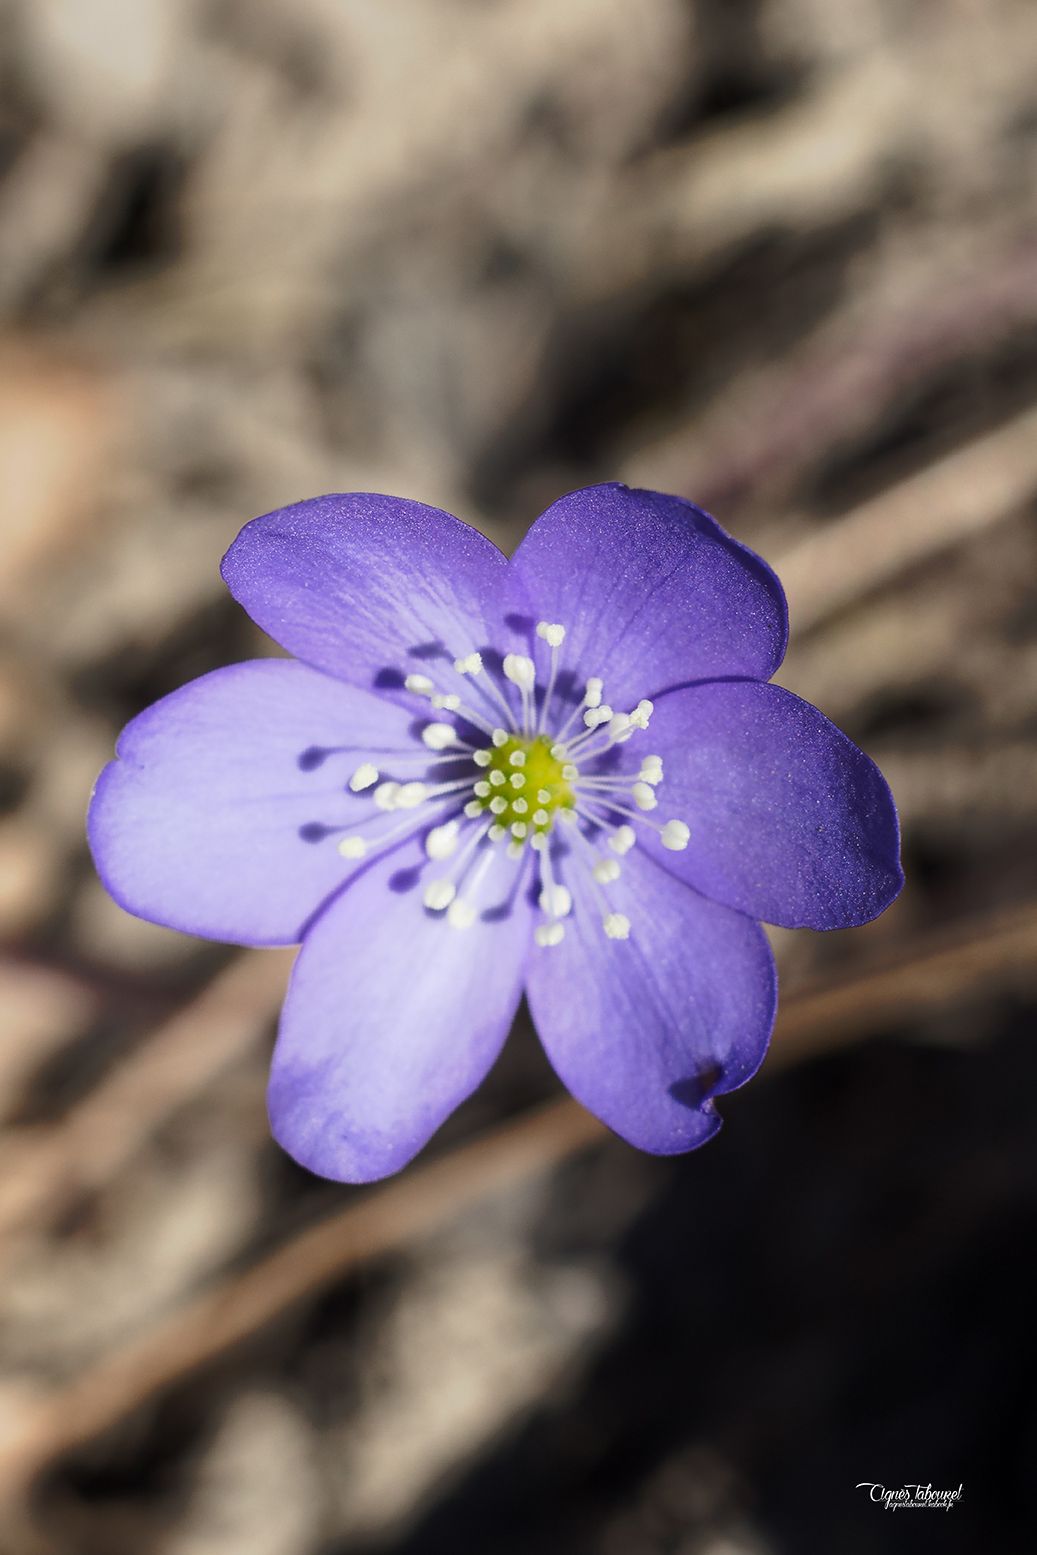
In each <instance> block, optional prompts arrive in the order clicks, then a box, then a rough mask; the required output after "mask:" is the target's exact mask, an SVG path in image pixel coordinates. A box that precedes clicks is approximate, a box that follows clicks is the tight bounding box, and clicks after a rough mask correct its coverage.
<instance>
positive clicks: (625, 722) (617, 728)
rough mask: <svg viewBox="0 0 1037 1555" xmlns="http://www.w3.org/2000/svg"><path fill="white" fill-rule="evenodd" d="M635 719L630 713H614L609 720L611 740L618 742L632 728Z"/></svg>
mask: <svg viewBox="0 0 1037 1555" xmlns="http://www.w3.org/2000/svg"><path fill="white" fill-rule="evenodd" d="M632 723H633V718H632V716H631V714H630V713H613V714H612V717H611V718H610V719H609V729H608V733H609V739H610V740H618V739H620V738H621V737H622V736H623V735H624V734H626V732H627V730H628V729H629V728H630V727H631V725H632Z"/></svg>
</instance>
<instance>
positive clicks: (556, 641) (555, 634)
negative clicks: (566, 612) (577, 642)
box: [537, 621, 565, 648]
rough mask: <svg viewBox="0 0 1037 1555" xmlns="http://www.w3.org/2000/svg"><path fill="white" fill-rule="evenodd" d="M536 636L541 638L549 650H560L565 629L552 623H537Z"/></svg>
mask: <svg viewBox="0 0 1037 1555" xmlns="http://www.w3.org/2000/svg"><path fill="white" fill-rule="evenodd" d="M537 636H538V637H540V638H542V639H543V641H544V642H545V643H546V644H547V646H548V647H549V648H560V647H561V646H562V644H563V643H564V641H565V627H564V626H559V625H558V623H557V622H553V621H538V622H537Z"/></svg>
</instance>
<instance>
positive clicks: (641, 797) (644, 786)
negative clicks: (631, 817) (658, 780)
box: [630, 783, 659, 810]
mask: <svg viewBox="0 0 1037 1555" xmlns="http://www.w3.org/2000/svg"><path fill="white" fill-rule="evenodd" d="M630 792H631V793H632V794H633V796H634V803H635V804H636V806H637V808H638V809H639V810H654V809H655V807H656V805H657V804H658V803H659V800H658V799H657V797H656V793H655V789H654V788H653V787H652V786H651V784H650V783H635V784H634V786H633V788H632V789H631V790H630Z"/></svg>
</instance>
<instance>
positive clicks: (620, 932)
mask: <svg viewBox="0 0 1037 1555" xmlns="http://www.w3.org/2000/svg"><path fill="white" fill-rule="evenodd" d="M601 926H602V928H603V929H604V930H605V933H606V934H607V935H608V937H609V939H629V938H630V919H629V918H628V917H627V916H626V914H625V913H621V912H610V913H607V914H606V916H605V917H604V918H603V919H602V920H601Z"/></svg>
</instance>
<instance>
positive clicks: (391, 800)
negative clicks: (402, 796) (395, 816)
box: [374, 783, 400, 810]
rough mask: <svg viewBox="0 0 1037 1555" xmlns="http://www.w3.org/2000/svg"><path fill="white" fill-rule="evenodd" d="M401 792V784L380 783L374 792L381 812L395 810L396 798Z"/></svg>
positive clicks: (375, 800)
mask: <svg viewBox="0 0 1037 1555" xmlns="http://www.w3.org/2000/svg"><path fill="white" fill-rule="evenodd" d="M399 792H400V785H399V783H379V785H378V787H377V788H376V789H375V791H374V802H375V804H376V805H377V806H378V808H379V810H395V809H396V796H397V794H398V793H399Z"/></svg>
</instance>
